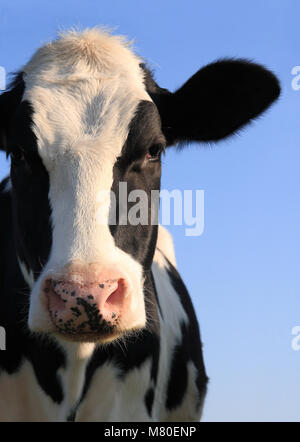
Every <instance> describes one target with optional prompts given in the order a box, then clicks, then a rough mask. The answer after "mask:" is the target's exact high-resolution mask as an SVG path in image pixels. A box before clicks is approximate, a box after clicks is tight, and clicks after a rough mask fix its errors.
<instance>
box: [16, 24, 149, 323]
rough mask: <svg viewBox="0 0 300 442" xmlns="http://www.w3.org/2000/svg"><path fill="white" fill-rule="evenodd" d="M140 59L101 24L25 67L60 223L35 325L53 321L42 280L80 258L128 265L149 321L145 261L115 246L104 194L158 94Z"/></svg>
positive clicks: (137, 309)
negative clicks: (143, 109)
mask: <svg viewBox="0 0 300 442" xmlns="http://www.w3.org/2000/svg"><path fill="white" fill-rule="evenodd" d="M140 62H141V60H140V59H139V58H138V57H137V56H136V55H134V54H133V52H132V51H131V50H130V49H129V47H128V44H126V43H125V40H124V39H122V38H121V37H113V36H111V35H108V34H107V33H105V32H102V31H99V30H97V29H93V30H87V31H84V32H83V33H76V32H69V33H67V34H64V35H62V36H61V37H60V38H59V39H58V40H56V41H54V42H53V43H50V44H47V45H45V46H43V47H42V48H40V49H39V50H38V51H37V52H36V54H35V55H34V56H33V57H32V59H31V60H30V62H29V63H28V64H27V65H26V66H25V67H24V73H25V75H24V80H25V86H26V89H25V94H24V100H29V101H30V102H31V103H32V106H33V109H34V114H33V130H34V133H35V135H36V137H37V140H38V149H39V154H40V156H41V158H42V161H43V163H44V165H45V167H46V168H47V170H48V172H49V177H50V192H49V196H50V203H51V208H52V224H53V246H52V250H51V254H50V258H49V261H48V263H47V265H46V266H45V269H44V271H43V273H42V275H41V277H40V278H39V280H38V281H37V283H36V285H35V287H34V289H33V292H32V302H31V306H30V314H29V325H30V327H31V329H32V330H47V329H49V327H50V324H49V318H47V316H46V317H45V315H43V314H41V310H43V304H42V301H41V299H40V284H41V281H42V280H43V278H44V277H45V275H46V274H47V273H49V272H50V273H51V272H59V271H61V269H62V268H63V267H64V266H65V265H67V264H69V263H70V262H72V261H74V260H76V261H80V262H83V263H86V264H88V263H101V265H103V266H104V267H113V268H120V269H122V271H123V272H124V273H125V275H126V276H127V278H128V280H129V283H130V285H131V287H132V293H133V297H132V300H133V302H132V307H131V308H132V310H133V311H134V313H135V317H136V322H135V323H133V324H132V326H133V327H140V326H143V325H144V324H145V309H144V301H143V281H142V267H141V265H140V264H138V263H137V262H136V261H135V260H134V259H133V258H132V257H130V256H129V255H128V254H125V253H124V252H122V250H120V249H118V248H117V247H116V246H115V244H114V239H113V237H112V235H111V233H110V231H109V227H108V216H109V204H110V202H109V200H106V201H104V200H103V199H102V200H101V197H100V195H101V194H103V191H107V192H109V190H110V189H111V186H112V182H113V166H114V164H115V161H116V159H117V157H118V156H119V155H120V153H121V149H122V147H123V145H124V142H125V140H126V138H127V135H128V130H129V124H130V122H131V120H132V118H133V116H134V114H135V112H136V109H137V106H138V103H139V102H140V100H150V97H149V95H148V94H147V92H146V90H145V86H144V82H143V72H142V70H141V68H140V67H139V64H140ZM99 214H100V215H101V216H100V217H99ZM99 218H101V219H102V220H103V219H106V221H107V222H105V223H99V222H98V221H99Z"/></svg>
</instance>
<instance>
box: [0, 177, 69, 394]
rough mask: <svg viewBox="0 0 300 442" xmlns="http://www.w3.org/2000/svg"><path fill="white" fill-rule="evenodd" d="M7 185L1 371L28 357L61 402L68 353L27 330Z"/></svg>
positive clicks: (1, 221) (1, 230)
mask: <svg viewBox="0 0 300 442" xmlns="http://www.w3.org/2000/svg"><path fill="white" fill-rule="evenodd" d="M4 186H5V181H4V182H2V184H1V185H0V213H1V217H0V243H1V253H0V305H1V309H0V324H1V326H3V327H4V328H5V330H6V351H1V352H0V372H1V371H5V372H7V373H9V374H14V373H16V372H17V371H18V370H20V369H21V367H22V364H23V362H25V360H26V359H27V360H29V361H30V362H31V364H32V367H33V370H34V373H35V376H36V379H37V382H38V384H39V386H40V387H41V388H42V389H43V390H44V391H45V393H46V394H47V395H49V396H50V397H51V399H52V400H53V401H54V402H56V403H61V402H62V400H63V389H62V386H61V383H60V380H59V378H58V376H57V371H58V370H59V368H62V367H64V366H65V357H64V355H63V353H62V351H61V350H60V349H59V347H57V345H56V343H55V342H54V341H53V340H52V339H51V337H45V336H39V335H37V334H32V333H30V332H29V330H28V327H27V318H28V308H29V289H28V287H27V284H26V282H25V281H24V279H23V276H22V274H21V272H20V269H19V264H18V262H17V258H16V244H15V239H14V236H13V233H12V225H13V222H12V197H11V193H10V192H9V193H8V192H4V191H3V190H4ZM29 394H30V392H29Z"/></svg>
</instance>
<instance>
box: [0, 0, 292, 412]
mask: <svg viewBox="0 0 300 442" xmlns="http://www.w3.org/2000/svg"><path fill="white" fill-rule="evenodd" d="M299 16H300V4H299V2H298V1H297V0H263V1H262V0H252V1H251V2H250V1H247V2H246V1H243V2H241V1H238V0H227V1H226V2H224V1H222V0H219V1H217V0H209V1H208V0H207V1H199V0H187V1H185V2H183V1H178V0H163V1H161V0H159V1H158V0H152V1H151V2H148V1H147V2H146V1H143V0H127V1H123V0H102V1H99V0H85V1H82V0H80V1H77V0H72V1H67V0H61V1H57V0H54V1H52V2H40V1H33V0H27V1H26V2H24V1H20V0H13V1H11V0H9V1H8V0H2V1H1V6H0V65H1V66H4V67H5V68H6V70H7V71H8V72H9V71H15V70H17V69H18V68H20V67H21V66H22V64H23V63H25V62H26V60H27V59H28V58H29V57H30V56H31V54H32V52H33V51H34V50H35V49H36V48H37V47H38V46H39V45H40V43H41V42H46V41H49V40H50V39H52V38H53V37H54V36H55V35H56V31H57V30H58V29H60V28H69V27H71V26H80V27H90V26H94V25H106V26H109V27H111V28H114V29H116V32H117V33H120V34H125V35H127V36H128V37H129V38H130V39H135V42H136V43H135V48H136V50H137V52H138V53H139V54H141V55H142V56H143V57H145V58H146V59H147V60H148V62H149V64H150V65H151V66H152V67H153V69H154V70H155V71H156V79H157V81H158V82H159V84H160V85H161V86H163V87H167V88H169V89H170V90H174V89H175V88H176V87H178V86H180V85H181V84H182V83H183V82H184V81H185V80H186V79H187V78H188V77H189V76H191V75H192V74H193V73H194V72H195V71H196V70H197V69H199V67H201V66H203V65H204V64H206V63H208V62H211V61H213V60H215V59H217V58H219V57H224V56H230V57H246V58H250V59H253V60H255V61H256V62H259V63H263V64H264V65H266V66H268V67H269V68H270V69H272V70H273V71H274V72H275V73H276V74H277V75H278V76H279V78H280V81H281V84H282V89H283V91H282V96H281V98H280V101H279V102H278V103H277V104H276V105H275V106H274V107H273V108H272V109H271V110H270V111H268V112H267V114H266V115H265V116H263V117H262V118H260V119H259V120H258V121H257V122H256V123H254V124H253V125H252V126H251V127H248V128H247V129H246V130H244V131H243V133H241V134H240V135H238V136H236V137H234V138H232V139H230V140H227V141H225V142H221V143H219V144H218V145H216V146H214V147H213V148H206V149H205V148H203V146H200V145H193V146H191V147H189V148H187V149H185V150H183V151H181V152H177V151H176V150H175V149H172V150H170V151H169V152H168V154H167V156H166V157H165V159H164V165H163V180H162V181H163V187H164V188H167V189H170V190H171V189H174V188H175V189H203V190H204V191H205V231H204V234H203V235H202V236H200V237H196V238H195V237H186V236H185V235H184V227H176V226H174V227H171V228H170V231H171V232H172V234H173V235H174V241H175V247H176V253H177V260H178V265H179V269H180V272H181V274H182V275H183V278H184V280H185V282H186V284H187V286H188V288H189V290H190V292H191V294H192V297H193V301H194V305H195V307H196V310H197V315H198V318H199V321H200V325H201V330H202V338H203V342H204V355H205V361H206V366H207V372H208V375H209V377H210V386H209V393H208V398H207V402H206V406H205V410H204V420H205V421H216V420H217V421H264V420H268V421H299V420H300V377H299V373H300V351H298V352H297V351H293V350H292V347H291V342H292V334H291V331H292V328H293V327H294V326H296V325H300V296H299V288H300V271H299V254H300V252H299V250H300V248H299V245H300V223H299V217H300V201H299V181H300V178H299V163H300V153H299V152H300V112H299V104H300V90H299V91H295V90H293V89H292V86H291V82H292V79H293V77H292V75H291V70H292V68H293V67H294V66H297V65H298V66H299V65H300V39H299ZM220 81H222V78H220ZM8 168H9V165H8V163H7V162H6V160H5V156H4V154H1V155H0V178H1V177H4V176H5V175H6V174H7V172H8Z"/></svg>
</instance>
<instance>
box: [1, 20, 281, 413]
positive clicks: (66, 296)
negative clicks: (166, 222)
mask: <svg viewBox="0 0 300 442" xmlns="http://www.w3.org/2000/svg"><path fill="white" fill-rule="evenodd" d="M279 92H280V88H279V84H278V81H277V79H276V77H275V76H274V75H273V74H272V73H271V72H269V71H267V70H266V69H264V68H263V67H261V66H259V65H256V64H253V63H251V62H248V61H246V60H220V61H218V62H216V63H213V64H210V65H208V66H206V67H204V68H203V69H201V70H199V71H198V72H197V73H196V74H195V75H194V76H193V77H191V78H190V79H189V80H188V81H187V82H186V83H185V84H184V85H183V86H182V87H181V88H180V89H179V90H177V91H176V92H175V93H171V92H169V91H168V90H166V89H161V88H160V87H159V86H158V85H157V84H156V83H155V81H154V80H153V77H152V75H151V73H150V71H149V70H148V69H147V68H146V66H145V64H144V62H143V61H142V60H141V59H140V58H139V57H138V56H137V55H135V54H134V53H133V52H132V50H131V49H130V47H129V45H128V44H127V43H126V41H125V40H124V39H123V38H121V37H116V36H111V35H109V34H107V33H105V32H102V31H101V30H98V29H93V30H86V31H84V32H81V33H79V32H78V33H77V32H73V31H72V32H69V33H65V34H63V35H61V36H60V37H59V38H58V39H57V40H55V41H54V42H52V43H50V44H46V45H44V46H42V47H41V48H40V49H39V50H38V51H37V52H36V53H35V54H34V56H33V57H32V59H31V60H30V61H29V63H28V64H26V65H25V66H24V67H23V69H22V71H21V72H20V73H19V74H18V75H17V76H16V78H15V80H14V82H13V83H12V85H11V87H10V89H9V90H7V91H6V92H4V93H3V94H2V95H1V96H0V135H1V144H0V147H1V149H2V150H4V151H6V152H7V155H9V156H10V158H11V173H10V178H8V179H5V180H4V181H3V182H2V184H1V187H0V211H1V217H0V244H1V253H0V326H2V327H4V328H5V330H6V351H0V420H2V421H3V420H4V421H10V420H13V421H18V420H21V421H64V420H76V421H94V420H95V421H151V420H153V421H197V420H198V419H200V416H201V409H202V405H203V401H204V397H205V392H206V385H207V377H206V373H205V368H204V363H203V357H202V349H201V341H200V336H199V329H198V324H197V320H196V317H195V313H194V310H193V307H192V304H191V300H190V298H189V295H188V293H187V291H186V288H185V286H184V284H183V282H182V280H181V278H180V276H179V274H178V272H177V270H176V263H175V256H174V250H173V245H172V240H171V238H170V237H169V234H168V233H167V232H166V231H165V230H164V229H163V228H158V227H157V226H155V225H150V223H149V225H137V226H134V225H130V224H127V225H126V223H121V222H120V216H121V215H120V212H121V210H120V207H117V214H118V222H117V223H116V225H114V224H113V223H110V221H109V220H110V218H109V214H110V206H111V204H110V200H109V199H103V200H102V199H101V198H100V197H99V195H100V194H101V192H102V191H103V190H105V191H110V190H112V191H114V192H115V193H116V194H117V193H118V184H119V183H120V182H126V183H127V185H128V192H130V191H131V190H133V189H142V190H145V191H146V192H147V193H148V194H149V193H150V191H151V190H158V189H159V188H160V176H161V162H160V157H161V153H162V152H163V151H164V149H165V148H166V147H168V146H171V145H175V144H178V143H182V142H189V141H202V142H211V141H217V140H220V139H222V138H224V137H226V136H228V135H230V134H232V133H234V132H235V131H236V130H238V129H239V128H241V127H242V126H243V125H245V124H246V123H248V122H249V121H251V120H252V119H254V118H255V117H257V116H258V115H259V114H261V113H262V112H263V111H264V110H265V109H266V108H267V107H268V106H269V105H270V104H271V103H272V102H273V101H274V100H275V99H276V98H277V97H278V96H279ZM99 210H100V212H101V216H102V219H103V217H104V219H106V222H105V223H99V222H98V214H99Z"/></svg>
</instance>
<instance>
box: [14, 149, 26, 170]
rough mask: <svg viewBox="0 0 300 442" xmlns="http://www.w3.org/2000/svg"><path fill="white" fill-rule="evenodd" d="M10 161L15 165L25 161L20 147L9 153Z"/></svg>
mask: <svg viewBox="0 0 300 442" xmlns="http://www.w3.org/2000/svg"><path fill="white" fill-rule="evenodd" d="M10 158H11V162H12V163H13V164H14V165H15V166H20V165H21V164H23V163H24V161H25V156H24V152H23V151H22V149H16V150H14V151H12V152H11V153H10Z"/></svg>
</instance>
